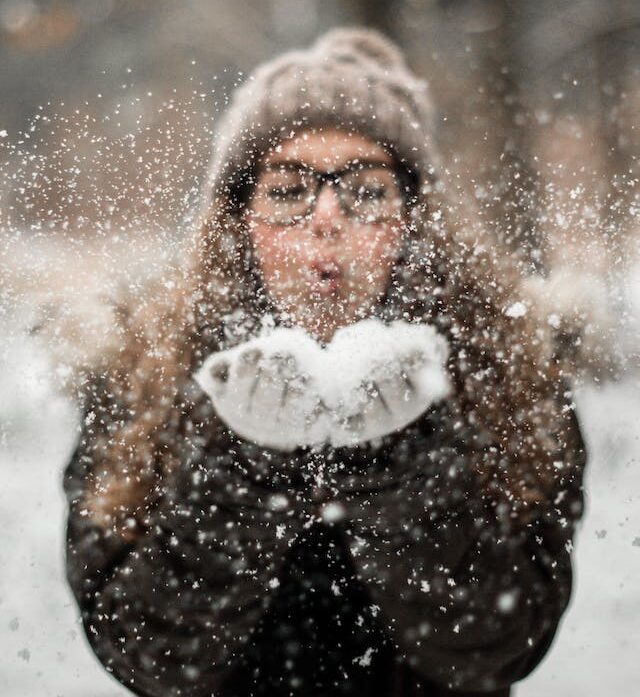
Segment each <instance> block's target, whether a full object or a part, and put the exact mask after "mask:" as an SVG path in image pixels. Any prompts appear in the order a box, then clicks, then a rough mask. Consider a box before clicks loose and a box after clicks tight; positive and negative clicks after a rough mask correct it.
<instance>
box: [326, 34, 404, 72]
mask: <svg viewBox="0 0 640 697" xmlns="http://www.w3.org/2000/svg"><path fill="white" fill-rule="evenodd" d="M313 48H314V51H315V52H316V53H318V54H320V55H322V56H323V57H325V58H327V59H330V58H335V59H338V60H347V61H356V60H358V59H363V58H364V59H365V60H367V61H369V62H370V63H376V64H377V65H378V66H379V67H380V68H383V69H405V70H406V68H407V65H406V62H405V60H404V57H403V55H402V53H401V52H400V50H399V49H398V47H397V46H395V45H394V44H392V43H391V42H390V41H389V40H388V39H386V38H385V37H384V36H383V35H382V34H380V33H379V32H377V31H373V30H371V29H364V28H360V27H353V28H350V27H345V28H340V29H332V30H331V31H328V32H327V33H326V34H324V35H323V36H321V37H320V38H319V39H318V40H317V41H316V43H315V44H314V46H313Z"/></svg>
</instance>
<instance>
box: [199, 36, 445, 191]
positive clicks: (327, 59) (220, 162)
mask: <svg viewBox="0 0 640 697" xmlns="http://www.w3.org/2000/svg"><path fill="white" fill-rule="evenodd" d="M319 126H335V127H337V128H343V129H347V130H353V131H356V132H358V133H362V134H363V135H366V136H369V137H371V138H372V139H374V140H375V141H376V142H379V143H381V144H382V145H385V146H386V147H388V148H389V149H390V150H391V151H393V152H394V153H395V154H396V156H397V157H398V158H399V160H400V161H401V162H403V163H404V164H405V165H406V166H407V168H408V169H410V170H411V171H413V172H414V173H415V174H416V175H417V177H418V181H419V184H420V185H425V184H429V183H432V182H433V181H434V179H435V168H434V167H435V165H436V164H437V162H436V160H437V158H436V153H435V147H434V142H433V126H432V105H431V101H430V99H429V95H428V90H427V84H426V83H425V82H424V81H423V80H420V79H418V78H417V77H416V76H415V75H414V74H413V73H412V72H411V71H410V70H409V68H408V67H407V64H406V63H405V60H404V58H403V56H402V54H401V53H400V50H399V49H398V48H397V47H396V46H395V45H394V44H392V43H391V42H390V41H388V40H387V39H386V38H384V37H383V36H382V35H381V34H379V33H377V32H374V31H371V30H368V29H359V28H354V29H334V30H332V31H329V32H328V33H326V34H325V35H324V36H322V37H320V38H319V39H318V40H317V41H316V42H315V43H314V44H313V45H312V46H311V47H310V48H309V49H307V50H300V51H291V52H289V53H286V54H284V55H282V56H280V57H278V58H276V59H274V60H272V61H269V62H267V63H264V64H263V65H262V66H260V67H259V68H258V69H257V70H256V71H255V72H254V73H253V74H252V75H250V76H249V78H248V79H247V81H246V82H245V84H244V85H242V87H240V88H239V89H238V90H237V91H236V93H235V95H234V98H233V100H232V103H231V106H230V107H229V109H228V111H227V112H226V114H225V115H224V117H223V118H222V119H221V122H220V124H219V127H218V131H217V137H216V140H215V144H214V153H213V159H212V164H211V169H210V176H209V193H210V194H213V195H214V196H217V195H220V194H222V195H224V194H226V195H229V194H230V190H229V187H231V189H233V187H234V186H241V185H242V181H241V180H242V173H243V172H249V171H250V170H251V166H252V164H253V163H254V162H255V159H256V158H257V157H259V156H260V155H261V154H262V153H263V152H264V151H265V150H266V149H267V148H268V146H269V145H270V144H272V143H274V142H276V141H277V140H281V139H283V138H287V137H288V136H290V135H292V134H293V133H294V132H295V131H299V130H301V129H304V128H310V127H319Z"/></svg>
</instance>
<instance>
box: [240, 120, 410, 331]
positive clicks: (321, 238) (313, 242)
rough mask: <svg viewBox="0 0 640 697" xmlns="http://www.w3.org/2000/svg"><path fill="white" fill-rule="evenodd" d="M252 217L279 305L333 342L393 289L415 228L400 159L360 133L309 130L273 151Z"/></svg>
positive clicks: (262, 171) (265, 274) (254, 238)
mask: <svg viewBox="0 0 640 697" xmlns="http://www.w3.org/2000/svg"><path fill="white" fill-rule="evenodd" d="M246 223H247V225H248V229H249V235H250V239H251V242H252V244H253V252H254V256H255V258H256V260H257V263H258V265H259V268H260V272H261V275H262V279H263V282H264V285H265V287H266V290H267V292H268V293H269V295H270V297H271V298H272V300H273V302H274V303H275V305H276V307H277V308H278V310H279V311H280V312H281V313H283V314H284V315H288V316H289V318H290V319H291V321H292V322H293V323H294V324H297V325H299V326H302V327H303V328H304V329H306V330H307V331H308V332H309V333H310V334H312V335H314V336H315V337H316V338H317V339H319V340H320V341H325V342H326V341H329V340H330V339H331V337H332V336H333V334H334V332H335V331H336V329H337V328H338V327H341V326H344V325H346V324H350V323H352V322H354V321H356V320H358V319H360V318H363V317H366V316H367V315H368V314H369V313H370V312H371V310H372V308H373V307H374V305H375V304H376V303H377V302H378V301H379V300H380V299H381V298H382V296H383V295H384V293H385V292H386V290H387V286H388V283H389V279H390V275H391V269H392V267H393V264H394V261H395V260H396V258H397V256H398V253H399V250H400V244H401V238H402V235H403V231H404V228H405V205H404V200H403V196H402V187H401V185H400V183H399V181H398V178H397V174H396V172H395V169H394V162H393V158H392V157H391V156H390V155H389V153H388V152H387V151H386V150H384V148H382V147H381V146H380V145H378V144H377V143H375V142H374V141H372V140H369V139H368V138H365V137H364V136H361V135H358V134H350V133H346V132H344V131H339V130H335V129H327V130H309V131H303V132H301V133H300V134H298V135H296V136H294V137H292V138H290V139H288V140H286V141H283V142H281V143H280V144H279V145H278V146H276V147H274V148H273V149H272V150H270V151H269V152H268V153H267V154H266V155H265V156H264V157H263V159H262V161H261V164H260V166H259V168H258V173H257V177H256V185H255V188H254V190H253V193H252V196H251V198H250V201H249V205H248V209H247V213H246Z"/></svg>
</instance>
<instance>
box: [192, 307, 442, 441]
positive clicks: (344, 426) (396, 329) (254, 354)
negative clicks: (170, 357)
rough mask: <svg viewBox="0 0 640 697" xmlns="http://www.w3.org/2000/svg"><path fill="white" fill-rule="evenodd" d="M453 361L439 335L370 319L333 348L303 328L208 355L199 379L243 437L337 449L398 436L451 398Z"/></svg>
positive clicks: (341, 335) (339, 335)
mask: <svg viewBox="0 0 640 697" xmlns="http://www.w3.org/2000/svg"><path fill="white" fill-rule="evenodd" d="M447 354H448V349H447V344H446V341H445V339H444V338H443V337H441V336H440V335H438V333H437V332H436V331H435V329H434V328H433V327H430V326H427V325H420V324H409V323H407V322H402V321H397V322H393V323H392V324H390V325H385V324H384V323H383V322H382V321H380V320H377V319H368V320H363V321H361V322H357V323H356V324H353V325H349V326H348V327H344V328H342V329H339V330H338V331H337V332H336V334H335V336H334V338H333V341H332V342H331V343H330V344H329V345H328V346H327V347H326V348H322V347H321V346H320V345H319V344H317V343H316V342H315V341H314V339H312V338H311V337H310V336H308V335H307V334H306V333H305V332H304V331H303V330H302V329H300V328H292V329H286V328H277V329H274V330H272V331H270V332H269V333H268V334H266V335H263V336H260V337H258V338H256V339H252V340H251V341H248V342H245V343H244V344H241V345H239V346H237V347H236V348H233V349H230V350H228V351H221V352H219V353H216V354H214V355H213V356H210V357H209V358H208V359H207V360H206V361H205V363H204V364H203V366H202V368H201V369H200V370H199V371H198V373H197V374H196V375H195V378H196V380H197V381H198V383H199V384H200V386H201V387H202V389H203V390H204V391H205V392H206V393H207V394H208V395H209V396H210V397H211V399H212V401H213V404H214V406H215V408H216V411H217V413H218V415H219V416H220V418H221V419H222V420H223V421H224V422H225V423H226V424H227V425H228V426H229V427H230V428H232V429H233V430H234V431H236V432H237V433H238V434H239V435H240V436H242V437H243V438H247V439H248V440H251V441H253V442H255V443H257V444H259V445H264V446H267V447H272V448H276V449H279V450H293V449H294V448H296V447H298V446H302V445H321V444H323V443H330V444H331V445H333V446H335V447H339V446H343V445H355V444H357V443H362V442H366V441H369V440H372V439H374V438H378V437H380V436H383V435H386V434H387V433H390V432H392V431H395V430H398V429H400V428H402V427H404V426H406V425H407V424H409V423H411V422H412V421H414V420H415V419H416V418H418V416H420V414H422V413H423V412H424V411H425V410H426V409H427V408H428V407H429V406H431V405H432V404H434V403H435V402H437V401H439V400H441V399H443V398H444V397H446V396H447V394H448V393H449V390H450V382H449V377H448V374H447V371H446V367H445V366H446V360H447Z"/></svg>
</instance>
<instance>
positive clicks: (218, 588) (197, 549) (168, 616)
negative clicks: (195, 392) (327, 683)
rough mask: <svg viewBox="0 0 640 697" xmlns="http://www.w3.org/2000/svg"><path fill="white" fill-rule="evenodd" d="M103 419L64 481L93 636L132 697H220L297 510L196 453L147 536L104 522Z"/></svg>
mask: <svg viewBox="0 0 640 697" xmlns="http://www.w3.org/2000/svg"><path fill="white" fill-rule="evenodd" d="M91 413H92V414H93V417H95V414H96V412H95V410H94V411H92V412H91ZM99 422H100V417H98V418H97V419H96V420H94V421H93V422H92V424H91V426H90V427H86V426H85V429H84V432H83V434H82V436H81V438H80V442H79V444H78V447H77V449H76V451H75V453H74V454H73V456H72V458H71V461H70V463H69V465H68V468H67V470H66V473H65V490H66V494H67V498H68V503H69V519H68V531H67V572H68V579H69V582H70V585H71V588H72V591H73V593H74V595H75V597H76V600H77V602H78V604H79V606H80V609H81V614H82V620H83V624H84V627H85V631H86V634H87V637H88V640H89V642H90V644H91V646H92V648H93V650H94V651H95V653H96V655H97V656H98V658H99V659H100V661H101V662H102V663H103V664H104V666H105V667H106V669H107V670H108V671H109V672H110V673H112V674H113V675H114V676H115V677H116V678H117V679H118V680H119V681H121V682H122V683H123V684H124V685H126V686H127V687H128V688H129V689H131V690H133V691H134V692H135V693H136V694H140V695H146V696H152V695H153V696H155V695H162V696H163V697H165V696H169V695H178V694H180V695H183V696H189V695H203V694H214V693H215V694H218V691H219V690H220V689H221V686H223V685H224V683H225V680H226V679H227V677H228V675H230V673H231V670H232V669H233V668H234V667H235V662H236V658H238V657H239V655H240V654H241V653H242V650H243V647H244V646H245V644H246V642H247V639H248V637H249V636H250V635H251V633H252V632H253V630H254V628H255V627H256V624H257V622H258V620H259V618H260V617H261V616H262V614H263V613H264V610H265V607H266V606H267V605H268V598H269V595H270V580H271V579H272V578H273V577H274V575H275V573H276V568H275V567H276V564H277V563H278V560H279V559H281V558H282V557H283V556H284V551H285V550H286V548H287V546H288V545H289V543H290V542H291V540H292V539H293V536H294V534H295V533H294V529H295V523H294V522H293V520H292V519H291V518H290V517H289V514H290V511H284V510H281V509H282V507H278V506H273V505H271V500H272V496H271V495H270V492H269V490H268V488H265V487H267V485H266V484H265V485H264V487H263V486H262V485H260V484H259V483H257V482H253V483H252V481H251V479H250V478H249V477H247V476H246V472H242V471H240V469H239V468H238V466H237V463H236V462H235V459H234V458H233V457H232V456H231V455H230V454H229V453H218V455H216V456H211V457H209V458H208V459H206V458H205V459H204V460H203V458H202V457H198V456H197V448H196V451H194V454H193V457H191V458H187V459H186V461H185V464H184V465H183V466H181V468H180V469H179V470H178V471H177V472H176V473H175V476H173V477H172V478H171V479H169V480H167V481H166V482H164V483H163V490H162V495H161V496H160V499H159V501H158V503H157V504H156V506H155V508H154V509H153V510H152V511H151V512H150V513H149V515H148V518H147V521H146V525H145V527H144V529H143V530H139V531H138V532H137V534H136V535H130V536H128V535H123V534H121V533H120V532H118V530H116V529H115V528H109V527H105V526H104V525H103V524H98V523H97V522H96V521H95V520H93V519H92V516H91V514H90V512H89V511H88V510H87V507H86V493H87V488H88V486H89V482H90V481H91V480H92V478H93V477H94V476H95V473H96V471H97V470H99V469H100V468H101V464H100V449H99V448H98V447H96V443H97V442H98V441H99V440H100V437H101V436H104V433H106V432H107V431H108V428H107V427H105V428H104V429H102V428H101V426H100V424H99ZM86 423H87V420H86V419H85V424H86ZM249 501H250V502H251V503H250V504H249V503H248V502H249Z"/></svg>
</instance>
